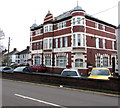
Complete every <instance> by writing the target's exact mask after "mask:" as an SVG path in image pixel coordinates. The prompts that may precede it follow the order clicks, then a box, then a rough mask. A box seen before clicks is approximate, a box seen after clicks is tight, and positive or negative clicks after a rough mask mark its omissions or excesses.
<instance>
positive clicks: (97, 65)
mask: <svg viewBox="0 0 120 108" xmlns="http://www.w3.org/2000/svg"><path fill="white" fill-rule="evenodd" d="M96 67H100V56H97V58H96Z"/></svg>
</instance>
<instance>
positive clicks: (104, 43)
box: [102, 39, 106, 49]
mask: <svg viewBox="0 0 120 108" xmlns="http://www.w3.org/2000/svg"><path fill="white" fill-rule="evenodd" d="M102 42H103V49H105V48H106V40H105V39H103V41H102Z"/></svg>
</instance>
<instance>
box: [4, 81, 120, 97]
mask: <svg viewBox="0 0 120 108" xmlns="http://www.w3.org/2000/svg"><path fill="white" fill-rule="evenodd" d="M2 80H10V81H14V82H20V83H24V84H34V85H42V86H46V87H54V88H61V87H57V86H53V85H47V84H37V83H32V82H25V81H17V80H12V79H2ZM62 88H63V89H68V90H74V91H80V92H85V93H94V94H98V95H105V96H113V97H119V96H120V95H119V94H111V93H104V92H98V91H90V90H81V89H75V88H67V87H62Z"/></svg>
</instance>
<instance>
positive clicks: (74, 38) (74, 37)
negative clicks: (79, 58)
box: [73, 34, 76, 46]
mask: <svg viewBox="0 0 120 108" xmlns="http://www.w3.org/2000/svg"><path fill="white" fill-rule="evenodd" d="M73 46H76V35H75V34H73Z"/></svg>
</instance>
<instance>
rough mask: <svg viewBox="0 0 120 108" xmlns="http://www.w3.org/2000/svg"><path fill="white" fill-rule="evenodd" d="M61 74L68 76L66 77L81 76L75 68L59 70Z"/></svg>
mask: <svg viewBox="0 0 120 108" xmlns="http://www.w3.org/2000/svg"><path fill="white" fill-rule="evenodd" d="M61 76H68V77H81V75H80V74H79V72H78V70H77V69H64V70H63V71H62V72H61Z"/></svg>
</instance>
